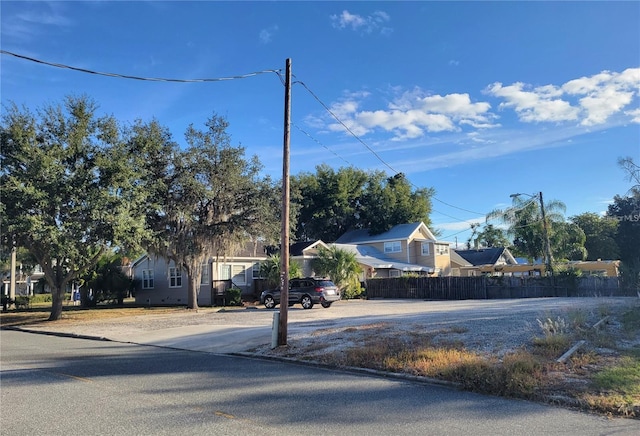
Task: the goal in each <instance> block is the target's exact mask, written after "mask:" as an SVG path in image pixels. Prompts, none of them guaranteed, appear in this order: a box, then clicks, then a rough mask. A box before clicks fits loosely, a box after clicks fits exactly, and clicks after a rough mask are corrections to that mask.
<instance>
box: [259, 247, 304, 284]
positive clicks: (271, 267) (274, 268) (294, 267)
mask: <svg viewBox="0 0 640 436" xmlns="http://www.w3.org/2000/svg"><path fill="white" fill-rule="evenodd" d="M281 269H282V264H281V261H280V255H279V254H273V255H271V256H269V257H268V258H267V260H265V261H264V262H262V264H260V276H262V277H264V278H265V279H266V281H267V286H269V287H276V286H280V271H281ZM297 277H302V270H301V268H300V264H298V263H296V262H290V263H289V278H290V279H292V278H297Z"/></svg>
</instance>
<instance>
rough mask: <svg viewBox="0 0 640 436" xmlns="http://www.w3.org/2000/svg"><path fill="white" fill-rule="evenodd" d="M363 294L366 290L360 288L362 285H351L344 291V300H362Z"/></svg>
mask: <svg viewBox="0 0 640 436" xmlns="http://www.w3.org/2000/svg"><path fill="white" fill-rule="evenodd" d="M363 292H364V288H363V287H362V286H360V283H350V284H349V285H347V286H346V287H345V288H344V289H343V290H342V298H343V299H345V300H352V299H354V298H360V297H361V296H362V294H363Z"/></svg>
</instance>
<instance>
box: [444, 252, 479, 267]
mask: <svg viewBox="0 0 640 436" xmlns="http://www.w3.org/2000/svg"><path fill="white" fill-rule="evenodd" d="M449 256H450V259H451V263H452V264H454V263H455V264H458V265H460V266H473V265H471V263H470V262H469V261H467V260H466V259H465V258H464V257H462V256H460V255H459V254H458V253H457V252H456V250H451V251H449Z"/></svg>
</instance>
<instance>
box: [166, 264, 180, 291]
mask: <svg viewBox="0 0 640 436" xmlns="http://www.w3.org/2000/svg"><path fill="white" fill-rule="evenodd" d="M169 287H170V288H181V287H182V271H180V268H175V267H171V268H169Z"/></svg>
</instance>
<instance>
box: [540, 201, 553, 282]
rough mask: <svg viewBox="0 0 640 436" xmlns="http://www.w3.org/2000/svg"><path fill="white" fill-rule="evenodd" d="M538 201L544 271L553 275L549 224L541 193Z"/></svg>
mask: <svg viewBox="0 0 640 436" xmlns="http://www.w3.org/2000/svg"><path fill="white" fill-rule="evenodd" d="M538 196H539V199H540V212H541V213H542V226H543V231H544V249H545V257H546V258H547V264H546V270H547V273H548V274H549V275H553V265H552V262H553V258H552V257H551V242H550V241H549V224H548V223H547V216H546V215H545V212H544V201H543V200H542V191H540V193H539V194H538Z"/></svg>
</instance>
